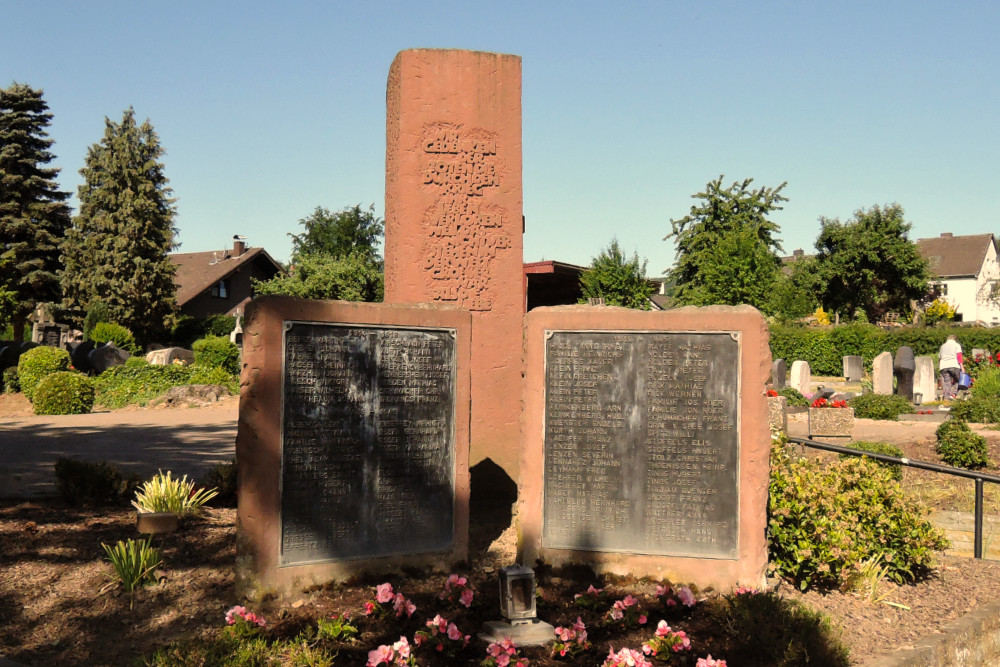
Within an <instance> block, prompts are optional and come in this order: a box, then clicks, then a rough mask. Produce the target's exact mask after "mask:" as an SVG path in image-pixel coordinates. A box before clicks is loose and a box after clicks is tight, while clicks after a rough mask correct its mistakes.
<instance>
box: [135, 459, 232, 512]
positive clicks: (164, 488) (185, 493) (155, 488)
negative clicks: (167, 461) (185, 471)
mask: <svg viewBox="0 0 1000 667" xmlns="http://www.w3.org/2000/svg"><path fill="white" fill-rule="evenodd" d="M217 493H218V491H216V490H215V489H196V488H195V483H194V482H189V481H188V479H187V475H184V476H183V477H181V478H180V479H176V478H174V477H171V474H170V471H169V470H168V471H167V474H166V475H164V474H163V471H160V472H159V473H157V474H156V475H154V476H153V479H151V480H149V481H148V482H146V483H144V484H143V485H142V488H140V489H139V490H137V491H136V492H135V500H133V501H132V506H133V507H135V508H136V509H137V510H139V511H140V512H176V513H177V514H179V515H181V516H191V515H196V514H200V513H201V511H202V506H203V505H204V504H205V503H206V502H208V501H209V500H211V499H212V498H214V497H215V495H216V494H217Z"/></svg>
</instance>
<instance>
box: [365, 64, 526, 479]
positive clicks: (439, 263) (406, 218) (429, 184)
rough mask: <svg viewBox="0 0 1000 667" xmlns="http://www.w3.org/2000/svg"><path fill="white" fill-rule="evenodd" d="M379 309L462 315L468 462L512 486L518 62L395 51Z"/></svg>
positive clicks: (518, 272) (518, 242)
mask: <svg viewBox="0 0 1000 667" xmlns="http://www.w3.org/2000/svg"><path fill="white" fill-rule="evenodd" d="M385 220H386V229H385V301H386V303H440V304H453V305H457V306H461V307H464V308H468V309H469V310H471V311H472V328H473V330H472V378H473V379H472V382H473V384H472V462H473V463H477V462H479V461H481V460H483V459H485V458H490V459H492V460H493V462H494V463H496V464H498V465H500V466H501V467H502V468H504V470H506V472H507V474H508V475H510V476H511V477H512V478H513V479H515V480H516V479H517V464H518V448H519V446H520V434H519V430H518V424H519V419H520V410H521V405H520V395H519V392H518V391H517V388H518V387H520V383H521V324H522V322H521V318H522V316H523V315H524V308H525V296H524V277H523V275H522V271H523V269H522V266H523V265H522V262H523V253H522V234H523V231H524V227H523V216H522V195H521V59H520V58H519V57H517V56H512V55H503V54H496V53H481V52H474V51H460V50H443V49H415V50H408V51H402V52H400V53H399V54H398V55H397V56H396V59H395V61H394V62H393V63H392V67H391V68H390V71H389V79H388V90H387V94H386V189H385Z"/></svg>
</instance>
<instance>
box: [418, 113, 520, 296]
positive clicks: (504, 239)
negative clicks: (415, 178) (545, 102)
mask: <svg viewBox="0 0 1000 667" xmlns="http://www.w3.org/2000/svg"><path fill="white" fill-rule="evenodd" d="M421 149H422V150H423V151H424V155H425V160H426V161H425V165H424V169H423V183H424V185H425V186H426V187H429V188H431V189H433V190H434V191H436V192H437V193H438V198H437V200H436V201H435V203H434V205H433V206H431V207H429V208H428V209H427V211H426V212H425V214H424V220H423V225H424V238H425V241H424V248H423V249H424V257H425V260H424V265H423V269H424V272H425V277H426V284H427V289H428V295H429V297H430V298H431V299H432V300H433V301H445V302H453V303H457V304H459V305H462V306H464V307H466V308H469V309H470V310H480V311H485V310H492V308H493V292H494V291H495V290H496V289H498V288H497V286H496V285H494V284H493V273H494V271H493V264H494V262H495V261H496V259H497V256H498V255H499V254H501V253H503V252H504V251H507V250H509V249H510V248H511V239H510V235H509V234H508V233H507V232H506V231H504V229H505V225H506V224H507V223H509V222H510V221H509V220H507V218H506V216H507V215H508V214H507V211H506V209H505V208H504V207H502V206H500V205H497V204H491V203H488V202H487V201H486V199H487V198H486V197H485V196H484V195H485V194H486V193H487V192H491V191H495V190H496V189H498V188H499V186H500V169H499V165H498V156H497V143H496V139H495V133H492V132H488V131H486V130H481V129H472V130H466V129H460V128H459V127H458V126H455V125H453V124H450V123H436V124H433V125H430V126H429V127H428V128H427V129H426V130H425V132H424V135H423V138H422V142H421Z"/></svg>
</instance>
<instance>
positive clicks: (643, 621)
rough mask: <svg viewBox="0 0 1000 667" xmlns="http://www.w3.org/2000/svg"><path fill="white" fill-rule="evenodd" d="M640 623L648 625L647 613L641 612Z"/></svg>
mask: <svg viewBox="0 0 1000 667" xmlns="http://www.w3.org/2000/svg"><path fill="white" fill-rule="evenodd" d="M639 625H646V615H645V614H639Z"/></svg>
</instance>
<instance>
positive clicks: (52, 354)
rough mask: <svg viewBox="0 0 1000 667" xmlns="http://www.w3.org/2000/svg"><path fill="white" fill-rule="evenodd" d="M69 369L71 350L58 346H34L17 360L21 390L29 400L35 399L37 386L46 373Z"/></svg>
mask: <svg viewBox="0 0 1000 667" xmlns="http://www.w3.org/2000/svg"><path fill="white" fill-rule="evenodd" d="M67 370H69V352H67V351H66V350H61V349H59V348H58V347H45V346H44V345H40V346H38V347H33V348H31V349H30V350H28V351H27V352H25V353H24V354H22V355H21V358H20V359H18V361H17V377H18V379H19V380H20V382H21V391H22V392H23V393H24V396H25V398H27V399H28V400H29V401H34V400H35V388H36V387H37V386H38V383H39V382H41V380H42V378H44V377H45V376H46V375H51V374H53V373H58V372H59V371H67Z"/></svg>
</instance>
